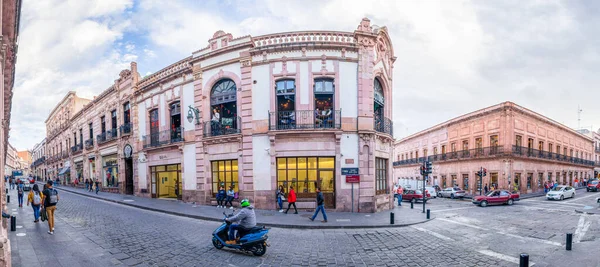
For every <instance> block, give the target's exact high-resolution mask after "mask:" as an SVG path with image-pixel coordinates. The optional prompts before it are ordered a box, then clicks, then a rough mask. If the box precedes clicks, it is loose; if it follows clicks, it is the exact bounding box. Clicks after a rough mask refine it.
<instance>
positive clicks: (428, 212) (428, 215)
mask: <svg viewBox="0 0 600 267" xmlns="http://www.w3.org/2000/svg"><path fill="white" fill-rule="evenodd" d="M430 215H431V214H430V211H429V209H427V220H429V218H430Z"/></svg>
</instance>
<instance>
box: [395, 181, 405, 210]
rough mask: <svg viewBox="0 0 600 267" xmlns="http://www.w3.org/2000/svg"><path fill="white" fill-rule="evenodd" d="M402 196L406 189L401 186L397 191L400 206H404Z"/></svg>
mask: <svg viewBox="0 0 600 267" xmlns="http://www.w3.org/2000/svg"><path fill="white" fill-rule="evenodd" d="M402 194H404V188H402V186H401V185H399V186H398V189H397V190H396V195H397V198H398V206H402Z"/></svg>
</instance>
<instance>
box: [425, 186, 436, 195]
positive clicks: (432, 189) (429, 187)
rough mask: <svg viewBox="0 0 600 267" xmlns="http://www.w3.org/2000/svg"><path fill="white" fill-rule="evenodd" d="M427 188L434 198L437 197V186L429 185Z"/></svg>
mask: <svg viewBox="0 0 600 267" xmlns="http://www.w3.org/2000/svg"><path fill="white" fill-rule="evenodd" d="M425 190H427V193H429V194H430V195H431V197H432V198H437V191H435V187H432V186H427V187H425Z"/></svg>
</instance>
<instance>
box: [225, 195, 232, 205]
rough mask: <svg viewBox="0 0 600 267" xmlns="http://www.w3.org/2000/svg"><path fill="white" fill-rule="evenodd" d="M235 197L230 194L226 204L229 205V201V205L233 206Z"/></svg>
mask: <svg viewBox="0 0 600 267" xmlns="http://www.w3.org/2000/svg"><path fill="white" fill-rule="evenodd" d="M232 201H233V197H230V196H228V197H227V200H225V206H227V203H229V205H231V207H233V203H232Z"/></svg>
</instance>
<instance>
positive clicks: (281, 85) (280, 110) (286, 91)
mask: <svg viewBox="0 0 600 267" xmlns="http://www.w3.org/2000/svg"><path fill="white" fill-rule="evenodd" d="M275 85H276V88H275V94H276V95H277V116H276V118H277V129H278V130H285V129H294V128H296V126H298V127H302V126H303V125H311V124H312V118H309V119H308V120H307V121H305V120H304V118H305V116H300V117H299V118H297V117H296V82H295V81H294V80H279V81H277V83H276V84H275ZM297 119H300V121H299V122H298V121H297Z"/></svg>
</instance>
